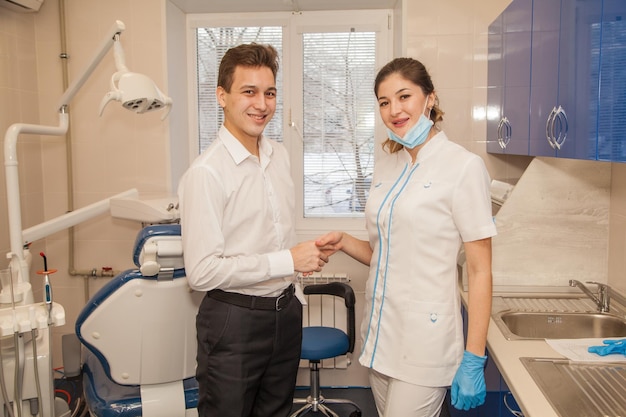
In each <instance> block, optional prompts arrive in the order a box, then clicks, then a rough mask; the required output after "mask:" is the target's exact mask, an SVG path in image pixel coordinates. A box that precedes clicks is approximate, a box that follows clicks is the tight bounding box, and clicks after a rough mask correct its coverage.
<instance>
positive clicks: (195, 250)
mask: <svg viewBox="0 0 626 417" xmlns="http://www.w3.org/2000/svg"><path fill="white" fill-rule="evenodd" d="M277 71H278V55H277V53H276V50H275V49H274V48H273V47H271V46H266V45H259V44H254V43H253V44H249V45H240V46H237V47H235V48H232V49H230V50H228V51H227V52H226V54H225V55H224V57H223V59H222V61H221V63H220V69H219V75H218V87H217V91H216V93H217V99H218V102H219V104H220V106H221V107H222V109H223V111H224V124H223V126H222V127H221V128H220V131H219V134H218V137H217V139H216V140H215V141H214V143H213V144H211V146H209V147H208V148H207V149H206V150H205V151H204V152H203V153H202V154H201V155H200V156H199V157H198V158H196V160H195V161H194V162H193V163H192V165H191V166H190V168H189V169H188V170H187V172H186V173H185V175H184V177H183V179H182V180H181V183H180V187H179V192H178V193H179V202H180V209H181V225H182V238H183V248H184V257H185V269H186V272H187V279H188V280H189V284H190V286H191V288H193V289H194V290H197V291H206V292H207V296H206V297H205V298H204V300H203V302H202V305H201V306H200V309H199V312H198V316H197V318H196V327H197V340H198V353H197V362H198V364H197V371H196V378H197V380H198V384H199V390H200V392H199V401H198V413H199V415H200V416H201V417H208V416H211V417H213V416H219V417H230V416H232V417H281V416H287V415H288V414H289V412H290V410H291V405H292V396H293V389H294V386H295V379H296V374H297V370H298V363H299V360H300V349H301V339H302V305H301V298H300V300H299V297H301V290H300V288H299V287H298V286H297V285H296V284H294V280H295V272H303V273H309V272H313V271H320V270H321V267H322V266H323V265H324V264H325V262H327V261H328V257H327V256H326V255H325V254H324V253H323V252H322V251H320V249H318V248H317V247H316V245H315V242H313V241H309V242H303V243H300V244H296V234H295V226H294V223H295V221H294V220H295V219H294V216H295V215H294V213H295V211H294V205H295V202H294V187H293V181H292V179H291V176H290V169H289V157H288V154H287V151H286V149H285V147H284V146H283V145H282V144H280V143H278V142H275V141H273V140H271V139H269V138H266V137H264V136H263V130H264V129H265V126H266V125H267V124H268V123H269V121H270V119H271V118H272V116H273V115H274V112H275V110H276V92H277V91H276V73H277Z"/></svg>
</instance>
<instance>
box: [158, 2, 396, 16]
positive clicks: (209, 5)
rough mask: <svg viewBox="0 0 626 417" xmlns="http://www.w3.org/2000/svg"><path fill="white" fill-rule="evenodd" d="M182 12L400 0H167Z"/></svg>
mask: <svg viewBox="0 0 626 417" xmlns="http://www.w3.org/2000/svg"><path fill="white" fill-rule="evenodd" d="M169 1H170V2H171V3H172V4H174V5H176V6H177V7H178V8H179V9H181V10H182V11H183V12H184V13H236V12H290V11H317V10H361V9H393V8H394V7H395V6H396V3H397V4H400V3H401V1H402V0H169Z"/></svg>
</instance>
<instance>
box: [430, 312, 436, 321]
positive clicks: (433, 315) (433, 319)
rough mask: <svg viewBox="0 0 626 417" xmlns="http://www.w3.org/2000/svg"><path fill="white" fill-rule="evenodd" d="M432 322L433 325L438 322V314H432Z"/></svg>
mask: <svg viewBox="0 0 626 417" xmlns="http://www.w3.org/2000/svg"><path fill="white" fill-rule="evenodd" d="M430 321H431V322H433V323H434V322H436V321H437V313H430Z"/></svg>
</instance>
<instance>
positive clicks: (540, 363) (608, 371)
mask: <svg viewBox="0 0 626 417" xmlns="http://www.w3.org/2000/svg"><path fill="white" fill-rule="evenodd" d="M520 360H521V361H522V363H523V364H524V366H525V367H526V369H527V370H528V372H529V373H530V375H531V376H532V378H533V380H534V381H535V382H536V383H537V385H538V386H539V389H541V392H542V393H543V394H544V395H545V396H546V398H547V399H548V401H549V402H550V404H551V405H552V407H553V408H554V410H555V411H556V412H557V414H558V415H559V416H561V417H591V416H593V417H596V416H598V417H600V416H601V417H620V416H625V415H626V396H625V395H624V393H625V392H626V364H625V363H607V362H604V363H589V362H570V361H568V360H567V359H551V358H520Z"/></svg>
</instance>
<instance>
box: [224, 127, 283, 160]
mask: <svg viewBox="0 0 626 417" xmlns="http://www.w3.org/2000/svg"><path fill="white" fill-rule="evenodd" d="M218 136H219V138H220V140H221V141H222V143H223V144H224V147H225V148H226V150H227V151H228V153H229V154H230V156H231V157H232V158H233V161H234V162H235V164H237V165H239V164H240V163H242V162H243V161H244V160H246V159H247V158H249V157H251V156H253V155H252V154H251V153H250V152H249V151H248V150H247V149H246V148H245V146H243V145H242V144H241V142H239V140H238V139H237V138H236V137H235V136H233V134H232V133H230V131H229V130H228V129H227V128H226V127H225V126H224V125H222V126H221V127H220V131H219V134H218ZM272 151H273V149H272V146H271V145H270V144H269V142H268V140H267V139H266V138H265V136H263V135H261V138H260V139H259V155H260V156H261V160H263V159H265V158H264V157H267V158H269V157H270V156H271V155H272Z"/></svg>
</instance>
